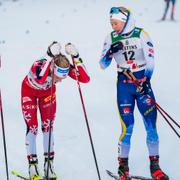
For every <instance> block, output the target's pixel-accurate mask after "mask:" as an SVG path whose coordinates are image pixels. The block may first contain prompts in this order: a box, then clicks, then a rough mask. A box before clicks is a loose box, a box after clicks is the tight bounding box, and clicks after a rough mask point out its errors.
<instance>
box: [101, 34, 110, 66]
mask: <svg viewBox="0 0 180 180" xmlns="http://www.w3.org/2000/svg"><path fill="white" fill-rule="evenodd" d="M110 47H111V36H107V37H106V39H105V42H104V45H103V51H102V54H101V58H100V61H99V64H100V66H101V68H102V69H106V68H107V67H108V66H109V65H110V64H111V62H112V55H111V54H110V53H109V50H110Z"/></svg>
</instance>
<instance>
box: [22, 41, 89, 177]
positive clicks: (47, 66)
mask: <svg viewBox="0 0 180 180" xmlns="http://www.w3.org/2000/svg"><path fill="white" fill-rule="evenodd" d="M60 50H61V46H60V44H59V43H58V42H53V43H52V44H51V45H50V46H49V47H48V50H47V55H46V56H45V57H44V58H42V59H40V60H37V61H35V62H34V63H33V65H32V67H31V69H30V71H29V73H28V75H27V76H26V77H25V78H24V80H23V82H22V89H21V103H22V112H23V116H24V119H25V122H26V125H27V132H26V149H27V158H28V162H29V177H30V179H31V180H32V179H36V180H38V179H40V175H39V170H38V158H37V152H36V137H37V133H38V119H37V109H38V108H39V110H40V115H41V123H42V132H43V147H44V176H45V177H46V176H47V173H48V177H49V178H55V179H56V178H57V177H56V174H55V172H54V167H53V160H54V139H53V124H54V120H55V113H56V83H57V82H61V81H62V80H64V79H65V78H67V77H68V76H70V77H71V78H73V79H76V78H77V77H76V76H78V80H79V81H80V82H83V83H87V82H88V81H89V80H90V77H89V76H88V74H87V71H86V68H85V66H84V64H83V62H82V59H81V58H80V57H79V53H78V51H77V49H76V48H75V46H74V45H73V44H71V43H68V44H67V45H66V46H65V50H66V53H67V54H68V55H71V56H72V57H73V59H74V63H75V66H76V67H77V71H78V73H76V68H75V67H74V66H73V65H72V64H70V62H69V60H68V58H67V57H66V56H65V55H62V53H61V51H60ZM53 75H54V78H53ZM52 79H54V82H53V83H52ZM50 121H52V122H51V123H50ZM50 124H51V127H50ZM50 128H51V136H50V137H51V139H50V142H51V143H50V147H49V132H50ZM49 148H50V152H49ZM48 160H49V163H48ZM48 164H49V165H48ZM48 166H49V170H48ZM47 171H48V172H47Z"/></svg>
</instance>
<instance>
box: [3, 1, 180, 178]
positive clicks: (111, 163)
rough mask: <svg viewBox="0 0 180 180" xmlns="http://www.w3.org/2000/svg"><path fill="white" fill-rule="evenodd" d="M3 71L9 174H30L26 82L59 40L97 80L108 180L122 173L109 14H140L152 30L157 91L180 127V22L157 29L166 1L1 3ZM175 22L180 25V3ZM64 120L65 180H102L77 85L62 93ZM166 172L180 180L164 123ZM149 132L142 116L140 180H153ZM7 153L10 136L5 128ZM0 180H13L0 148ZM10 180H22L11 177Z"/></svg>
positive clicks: (59, 122)
mask: <svg viewBox="0 0 180 180" xmlns="http://www.w3.org/2000/svg"><path fill="white" fill-rule="evenodd" d="M0 2H1V3H0V24H1V28H0V54H1V56H2V62H1V65H2V68H1V71H0V73H1V74H0V83H1V91H2V92H1V93H2V98H3V113H4V120H5V129H6V140H7V148H8V163H9V170H11V169H17V170H18V171H20V172H22V173H23V174H27V173H28V171H27V167H28V164H27V160H26V150H25V143H24V140H25V132H26V126H25V123H24V120H23V117H22V113H21V106H20V88H21V81H22V79H23V78H24V76H25V75H26V74H27V72H28V71H29V68H30V66H31V65H32V63H33V62H34V61H35V60H36V59H38V58H39V57H41V56H43V55H44V53H45V52H46V48H47V46H48V45H49V44H50V43H51V42H52V41H54V40H57V41H60V42H61V43H62V45H64V44H65V43H67V42H72V43H74V44H75V45H76V46H77V48H78V50H79V52H80V55H81V57H82V58H83V59H84V63H85V64H86V66H87V69H88V72H89V74H90V76H91V82H90V83H89V84H82V85H81V87H82V91H83V96H84V101H85V105H86V110H87V114H88V119H89V124H90V127H91V132H92V137H93V141H94V146H95V150H96V155H97V160H98V165H99V169H100V172H101V178H102V179H103V180H110V177H108V176H107V174H106V172H105V169H109V170H112V171H114V172H116V170H117V144H118V138H119V135H120V132H121V127H120V122H119V118H118V112H117V107H116V65H115V63H112V64H111V66H110V67H109V68H108V69H107V70H105V71H102V70H101V69H100V68H99V64H98V61H99V57H100V54H101V50H102V45H103V41H104V39H105V37H106V35H107V34H108V33H109V32H110V31H111V27H110V24H109V15H108V13H109V9H110V7H112V6H119V5H124V6H126V7H128V8H130V9H132V11H133V12H134V16H135V18H136V22H137V26H140V27H144V29H145V30H146V31H147V32H148V33H149V34H150V36H151V38H152V39H153V42H154V45H155V53H156V67H155V71H154V74H153V79H152V86H153V89H154V92H155V95H156V99H157V102H158V103H159V104H160V105H161V106H162V107H163V108H164V109H165V110H167V112H168V113H169V114H170V115H172V117H174V118H175V120H177V121H178V122H179V123H180V121H179V117H180V111H179V107H180V98H179V89H180V80H179V67H180V61H179V53H178V52H179V42H180V36H179V30H180V22H179V21H177V22H176V23H174V22H170V21H166V22H159V23H158V22H157V20H158V19H160V18H161V16H162V13H163V10H164V2H163V1H154V0H146V1H144V0H134V1H132V0H121V1H116V0H111V1H109V0H104V1H97V0H88V1H83V0H76V1H72V0H66V1H64V0H62V1H59V0H53V1H52V0H36V1H35V0H19V1H16V2H12V1H10V0H9V1H2V0H1V1H0ZM176 9H177V11H176V14H175V17H176V18H177V20H179V19H180V11H179V9H180V3H179V2H177V7H176ZM57 106H58V107H57V115H56V121H55V128H54V136H55V151H56V157H55V169H56V172H57V175H58V177H59V179H60V180H61V179H62V180H71V179H75V180H84V179H86V180H95V179H98V177H97V174H96V169H95V164H94V160H93V156H92V152H91V147H90V143H89V139H88V135H87V129H86V124H85V120H84V116H83V111H82V106H81V102H80V98H79V94H78V89H77V85H76V82H75V81H73V80H71V79H70V78H68V79H66V80H65V81H64V82H62V83H59V84H58V85H57ZM158 133H159V137H160V157H161V158H160V165H161V167H162V169H163V170H164V171H165V172H166V173H167V174H168V175H169V176H170V179H171V180H179V179H180V171H179V162H180V155H179V152H180V143H179V139H178V138H177V137H176V135H175V134H174V132H173V131H172V130H171V129H170V128H169V126H168V125H167V123H166V122H165V121H164V119H163V118H162V117H161V115H159V116H158ZM145 138H146V137H145V130H144V126H143V123H142V119H141V116H140V114H139V112H138V111H137V109H136V110H135V127H134V133H133V137H132V148H131V152H130V170H131V173H132V174H137V175H143V176H150V175H149V160H148V152H147V147H146V143H145ZM0 139H1V141H0V147H3V143H2V130H1V126H0ZM37 147H38V155H39V164H40V168H41V169H42V167H43V156H42V154H43V149H42V134H41V130H40V128H39V134H38V138H37ZM0 169H1V173H0V179H1V180H5V179H6V173H5V165H4V152H3V148H0ZM10 179H13V180H15V179H17V178H15V177H13V176H12V175H10Z"/></svg>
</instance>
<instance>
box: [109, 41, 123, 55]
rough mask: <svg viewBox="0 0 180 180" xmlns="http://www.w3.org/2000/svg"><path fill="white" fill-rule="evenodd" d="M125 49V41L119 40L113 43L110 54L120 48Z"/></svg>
mask: <svg viewBox="0 0 180 180" xmlns="http://www.w3.org/2000/svg"><path fill="white" fill-rule="evenodd" d="M122 49H123V43H122V42H121V41H118V42H116V43H114V44H111V48H110V50H109V53H110V54H113V53H117V52H118V51H119V50H122Z"/></svg>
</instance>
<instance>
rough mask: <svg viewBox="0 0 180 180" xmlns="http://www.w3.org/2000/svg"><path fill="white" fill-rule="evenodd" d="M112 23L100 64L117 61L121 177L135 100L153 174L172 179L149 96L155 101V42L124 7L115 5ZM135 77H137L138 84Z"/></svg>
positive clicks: (126, 169)
mask: <svg viewBox="0 0 180 180" xmlns="http://www.w3.org/2000/svg"><path fill="white" fill-rule="evenodd" d="M110 23H111V26H112V29H113V30H114V31H113V32H111V33H110V34H108V36H107V37H106V39H105V42H104V47H103V51H102V56H101V59H100V66H101V68H102V69H106V68H107V67H108V66H109V65H110V64H111V61H112V59H113V58H114V59H115V61H116V63H117V73H118V77H117V78H118V79H117V104H118V109H119V115H120V121H121V126H122V133H121V136H120V138H119V143H118V148H119V152H118V161H119V169H118V173H119V176H120V180H127V179H128V177H127V176H128V175H129V166H128V156H129V151H130V144H131V142H130V141H131V135H132V132H133V126H134V107H135V102H136V103H137V107H138V109H139V111H140V113H141V115H142V117H143V122H144V125H145V129H146V133H147V138H146V143H147V147H148V151H149V159H150V172H151V176H152V177H153V178H155V179H157V180H168V179H169V178H168V176H167V175H166V174H165V173H164V172H163V171H162V170H161V168H160V166H159V140H158V134H157V129H156V120H157V110H156V107H155V105H154V104H153V102H152V101H151V100H150V98H149V96H150V97H151V98H152V99H153V100H155V97H154V94H153V90H152V88H151V83H150V80H151V76H152V74H153V70H154V48H153V44H152V41H151V39H150V37H149V35H148V34H147V32H145V31H144V30H143V29H142V28H138V27H136V26H135V21H134V18H133V16H132V13H131V12H130V11H129V10H128V9H126V8H124V7H112V8H111V10H110ZM132 77H135V78H136V83H138V86H137V84H135V83H134V80H132Z"/></svg>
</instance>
